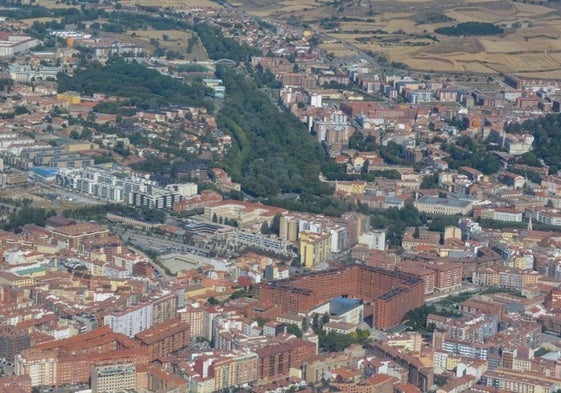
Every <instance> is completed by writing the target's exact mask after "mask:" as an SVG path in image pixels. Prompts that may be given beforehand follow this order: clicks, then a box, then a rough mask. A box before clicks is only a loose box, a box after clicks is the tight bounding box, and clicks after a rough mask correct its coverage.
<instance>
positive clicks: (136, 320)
mask: <svg viewBox="0 0 561 393" xmlns="http://www.w3.org/2000/svg"><path fill="white" fill-rule="evenodd" d="M103 324H104V325H106V326H109V327H110V328H111V330H113V331H114V332H115V333H122V334H124V335H126V336H128V337H134V336H135V335H136V334H138V333H140V332H142V331H144V330H146V329H148V328H149V327H151V326H152V304H150V303H141V304H138V305H136V306H133V307H131V308H128V309H125V310H122V311H115V312H112V313H110V314H108V315H106V316H105V317H104V318H103Z"/></svg>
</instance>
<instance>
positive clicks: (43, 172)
mask: <svg viewBox="0 0 561 393" xmlns="http://www.w3.org/2000/svg"><path fill="white" fill-rule="evenodd" d="M31 171H32V172H33V173H35V174H37V175H38V176H42V177H52V176H55V175H56V174H57V173H58V168H47V167H44V166H36V167H33V168H31Z"/></svg>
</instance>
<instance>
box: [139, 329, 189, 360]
mask: <svg viewBox="0 0 561 393" xmlns="http://www.w3.org/2000/svg"><path fill="white" fill-rule="evenodd" d="M190 330H191V329H190V326H189V324H188V323H186V322H181V321H180V320H178V319H175V320H169V321H166V322H163V323H160V324H158V325H154V326H152V327H151V328H149V329H146V330H144V331H142V332H140V333H137V334H136V336H135V337H136V339H137V340H139V341H140V343H141V345H142V346H143V347H146V348H147V349H148V351H149V352H150V360H152V361H153V360H156V359H157V358H158V357H163V356H167V355H169V354H170V353H174V352H177V351H179V350H180V349H183V348H185V347H186V346H187V345H189V337H190V335H191V332H190Z"/></svg>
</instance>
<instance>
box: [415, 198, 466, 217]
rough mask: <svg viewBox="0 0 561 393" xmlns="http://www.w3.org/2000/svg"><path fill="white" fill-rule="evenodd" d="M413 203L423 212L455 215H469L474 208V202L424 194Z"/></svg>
mask: <svg viewBox="0 0 561 393" xmlns="http://www.w3.org/2000/svg"><path fill="white" fill-rule="evenodd" d="M413 205H414V206H415V207H416V208H417V209H418V210H419V211H420V212H422V213H428V214H442V215H446V216H453V215H456V214H461V215H467V214H469V212H471V210H472V208H473V202H470V201H463V200H459V199H448V198H436V197H430V196H424V197H421V198H419V199H418V200H416V201H415V202H413Z"/></svg>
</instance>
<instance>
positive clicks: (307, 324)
mask: <svg viewBox="0 0 561 393" xmlns="http://www.w3.org/2000/svg"><path fill="white" fill-rule="evenodd" d="M309 328H310V321H309V320H308V317H304V319H303V320H302V331H303V332H307V331H308V329H309Z"/></svg>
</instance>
